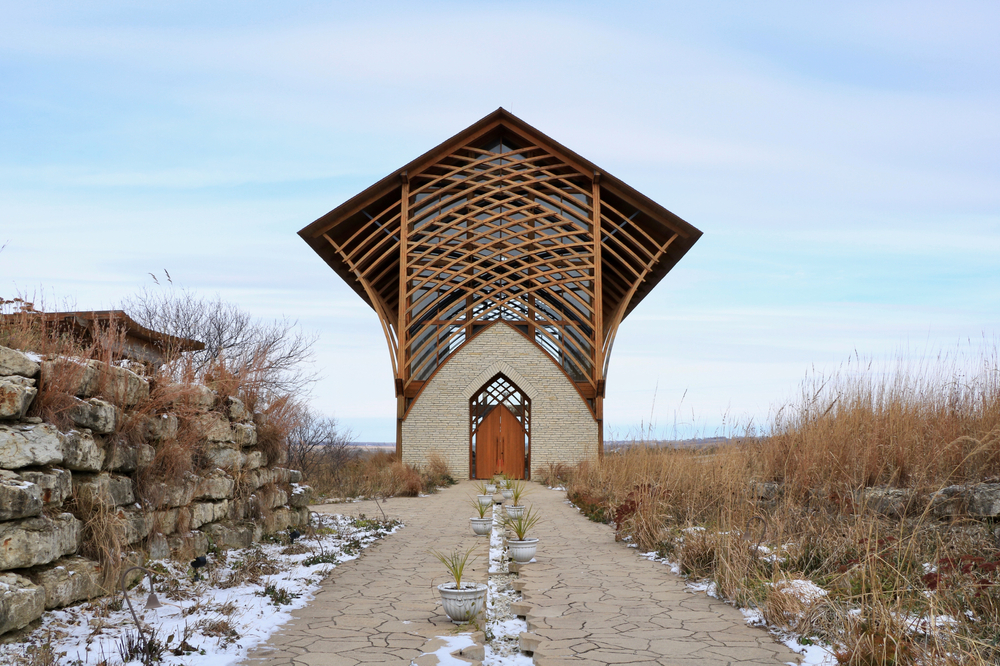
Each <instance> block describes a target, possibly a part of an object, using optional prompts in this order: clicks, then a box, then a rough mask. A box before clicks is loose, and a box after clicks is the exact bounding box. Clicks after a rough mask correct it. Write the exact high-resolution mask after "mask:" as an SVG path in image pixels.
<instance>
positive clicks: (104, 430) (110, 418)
mask: <svg viewBox="0 0 1000 666" xmlns="http://www.w3.org/2000/svg"><path fill="white" fill-rule="evenodd" d="M68 414H69V417H70V418H71V419H72V420H73V423H75V424H76V425H78V426H80V427H81V428H88V429H90V430H91V431H92V432H94V433H97V434H98V435H106V434H108V433H111V432H114V430H115V425H117V423H118V408H117V407H115V406H114V405H112V404H111V403H110V402H108V401H107V400H101V399H100V398H90V399H88V400H80V399H79V398H77V399H76V402H75V403H74V404H73V406H72V407H70V409H69V411H68Z"/></svg>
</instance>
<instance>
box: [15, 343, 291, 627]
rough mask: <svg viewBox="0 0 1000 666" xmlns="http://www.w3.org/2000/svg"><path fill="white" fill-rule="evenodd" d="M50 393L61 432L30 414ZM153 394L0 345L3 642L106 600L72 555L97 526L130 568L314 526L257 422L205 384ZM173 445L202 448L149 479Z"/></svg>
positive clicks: (123, 374) (123, 372)
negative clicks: (76, 606) (98, 523)
mask: <svg viewBox="0 0 1000 666" xmlns="http://www.w3.org/2000/svg"><path fill="white" fill-rule="evenodd" d="M57 385H58V386H59V387H60V388H59V391H54V389H53V391H50V393H49V394H46V397H47V398H51V399H57V403H55V404H56V406H57V407H58V413H59V414H60V415H61V418H62V423H63V425H62V427H57V425H55V424H53V423H45V422H43V421H42V419H41V418H39V417H27V416H26V414H27V413H28V410H29V409H30V408H31V406H32V404H33V402H34V401H35V400H36V399H39V389H40V388H41V389H45V387H46V386H48V387H52V386H57ZM152 388H153V389H154V394H155V396H154V397H155V399H151V382H150V381H149V380H148V379H147V378H145V377H142V376H140V375H139V374H136V373H135V372H132V371H131V370H128V369H125V368H119V367H114V366H108V365H106V364H103V363H99V362H97V361H77V360H69V359H55V360H51V359H50V360H42V359H41V358H39V357H37V356H34V355H32V354H25V353H22V352H19V351H15V350H12V349H8V348H6V347H0V634H3V633H5V632H8V631H12V630H15V629H19V628H21V627H23V626H26V625H27V624H28V623H30V622H31V621H33V620H35V619H36V618H38V617H40V616H41V614H42V612H43V610H46V609H51V608H57V607H61V606H66V605H68V604H72V603H75V602H77V601H81V600H84V599H89V598H92V597H95V596H100V595H102V594H104V593H105V591H106V590H105V589H104V586H106V585H107V582H106V581H104V580H103V579H104V576H103V572H102V567H101V565H100V564H99V563H97V562H95V561H92V560H89V559H86V558H84V557H82V556H81V555H80V553H81V551H82V550H83V548H82V547H83V546H84V539H85V538H86V537H87V530H86V529H85V527H86V526H85V523H84V520H86V519H92V518H93V517H94V516H97V515H99V516H100V518H101V519H102V520H103V521H104V524H105V525H107V526H110V528H111V530H113V531H114V533H115V535H116V537H117V538H118V539H119V540H120V543H124V544H127V545H126V547H125V550H126V554H125V556H126V558H127V561H128V562H129V563H132V564H138V563H142V561H144V560H145V559H146V558H150V559H158V558H165V557H170V556H177V557H185V558H187V557H192V556H197V555H203V554H205V553H206V552H208V551H209V549H210V547H216V548H230V547H245V546H249V545H250V544H251V543H252V542H253V541H255V540H258V539H260V538H261V536H262V535H263V533H265V532H275V531H279V530H282V529H285V528H287V527H289V526H295V525H300V524H304V523H305V522H307V521H308V517H309V510H308V508H306V507H307V505H308V503H309V499H310V496H311V491H310V490H309V489H308V487H306V486H300V485H298V482H299V481H300V480H301V473H300V472H297V471H294V470H290V469H285V468H283V467H281V466H280V465H282V464H283V463H284V462H285V460H283V459H282V457H283V456H282V455H281V454H274V455H275V458H276V459H274V460H268V459H267V454H266V452H265V450H264V449H263V447H262V446H260V444H259V443H258V438H257V425H258V424H259V423H260V419H259V415H255V414H252V413H250V412H249V411H248V410H247V409H246V408H245V407H244V405H243V403H242V402H240V401H239V400H238V399H235V398H225V399H220V398H219V396H218V395H217V394H216V392H215V391H213V390H212V389H210V388H209V387H207V386H202V385H176V384H174V385H165V386H159V387H152ZM154 406H155V407H154ZM67 423H69V424H70V425H68V426H67V425H66V424H67ZM181 440H184V444H185V445H186V446H189V447H193V448H194V449H196V452H195V460H196V461H197V464H196V466H195V469H194V471H188V472H186V473H184V474H182V475H174V476H171V475H169V474H165V475H159V476H157V475H153V476H151V475H150V474H143V472H144V471H152V470H155V469H157V467H149V466H150V465H151V463H153V461H154V458H155V457H156V456H157V454H158V453H163V454H166V453H167V451H166V450H165V447H172V446H173V447H177V446H180V444H179V442H180V441H181ZM164 476H165V477H166V478H163V477H164ZM139 479H143V480H144V483H142V484H141V485H138V484H137V480H139Z"/></svg>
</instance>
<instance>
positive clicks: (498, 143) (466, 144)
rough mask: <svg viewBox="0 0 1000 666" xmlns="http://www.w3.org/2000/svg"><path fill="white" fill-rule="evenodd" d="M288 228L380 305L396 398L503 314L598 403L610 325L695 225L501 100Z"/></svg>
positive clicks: (693, 233)
mask: <svg viewBox="0 0 1000 666" xmlns="http://www.w3.org/2000/svg"><path fill="white" fill-rule="evenodd" d="M595 225H596V226H597V228H599V230H600V233H599V234H598V233H595ZM299 235H300V236H302V238H303V239H304V240H305V241H306V242H307V243H309V245H310V246H311V247H312V248H313V249H314V250H315V251H316V252H317V253H318V254H319V255H320V256H321V257H322V258H323V260H324V261H326V263H327V264H328V265H329V266H330V267H331V268H333V270H334V271H336V272H337V274H338V275H340V276H341V277H342V278H343V279H344V280H345V281H346V282H347V283H348V284H349V285H351V287H352V288H353V289H354V290H355V291H356V292H357V293H358V295H359V296H361V298H363V299H364V300H365V302H367V303H368V304H369V305H370V306H371V307H372V308H373V309H374V310H375V311H376V312H377V313H378V316H379V320H380V321H381V323H382V328H383V331H384V333H385V338H386V342H387V343H388V346H389V351H390V357H391V359H392V366H393V374H394V376H395V378H396V394H397V396H399V397H400V398H401V400H402V399H403V398H404V396H405V397H412V396H415V395H416V394H417V392H418V391H419V388H420V386H421V385H422V384H423V382H424V381H425V380H427V379H428V378H429V377H430V375H431V374H433V372H434V370H435V369H436V368H437V367H438V366H439V365H441V364H442V363H443V362H444V360H445V359H446V358H447V357H448V355H449V354H451V353H452V352H453V351H455V350H456V349H457V348H458V347H459V346H461V344H462V343H463V342H464V341H465V340H468V339H469V338H470V337H471V336H472V335H474V334H475V333H476V332H477V331H478V330H479V329H480V328H482V327H483V326H485V325H488V324H489V323H490V322H491V321H495V320H497V319H502V320H506V321H507V322H509V323H511V324H512V325H514V326H515V327H516V328H518V329H519V330H521V332H523V333H524V334H525V335H527V336H528V337H529V338H530V339H531V340H534V341H535V342H536V343H537V344H539V345H540V346H541V347H542V348H543V349H545V350H546V351H547V352H548V353H549V354H551V355H552V356H553V358H554V359H555V360H556V361H557V362H558V363H559V364H560V365H561V366H562V368H563V369H564V370H565V371H566V373H567V374H568V375H569V376H570V378H571V379H573V380H574V381H575V382H576V383H577V385H578V388H579V389H581V393H582V394H583V395H584V396H585V398H587V397H588V396H589V398H590V399H593V398H596V399H597V402H598V403H599V402H600V398H601V397H603V393H604V379H605V377H606V376H607V370H608V360H609V358H610V355H611V348H612V345H613V344H614V339H615V334H616V332H617V330H618V326H619V325H620V324H621V322H622V320H623V319H624V318H625V317H626V316H627V315H628V314H629V313H630V312H631V311H632V310H634V309H635V307H636V306H637V305H638V304H639V302H640V301H642V299H643V298H644V297H645V296H646V294H648V293H649V291H650V290H651V289H652V288H653V287H654V286H656V284H657V283H658V282H659V281H660V280H661V279H663V276H665V275H666V274H667V273H668V272H669V271H670V269H671V268H673V266H674V264H676V263H677V262H678V261H679V260H680V259H681V257H683V256H684V254H685V253H686V252H687V251H688V250H689V249H690V248H691V246H692V245H693V244H694V243H695V241H697V240H698V238H699V237H700V236H701V232H700V231H699V230H698V229H696V228H695V227H693V226H691V225H690V224H688V223H687V222H685V221H684V220H682V219H681V218H679V217H677V216H676V215H674V214H673V213H671V212H670V211H668V210H667V209H665V208H663V207H662V206H660V205H659V204H657V203H656V202H654V201H652V200H651V199H649V198H648V197H646V196H644V195H642V194H641V193H639V192H637V191H635V190H634V189H632V188H631V187H629V186H628V185H626V184H625V183H623V182H622V181H620V180H618V179H617V178H615V177H614V176H611V175H609V174H607V173H605V172H603V171H602V170H601V169H600V168H598V167H597V166H596V165H594V164H593V163H591V162H589V161H587V160H585V159H584V158H582V157H580V156H579V155H577V154H576V153H575V152H573V151H571V150H569V149H568V148H566V147H565V146H562V145H561V144H559V143H558V142H556V141H553V140H552V139H551V138H549V137H548V136H546V135H544V134H542V133H541V132H539V131H538V130H537V129H535V128H534V127H532V126H530V125H528V124H527V123H525V122H524V121H523V120H521V119H519V118H517V117H516V116H514V115H512V114H511V113H509V112H507V111H505V110H504V109H502V108H501V109H497V110H496V111H494V112H493V113H491V114H490V115H488V116H486V117H485V118H483V119H482V120H480V121H479V122H477V123H475V124H473V125H472V126H470V127H468V128H467V129H465V130H463V131H462V132H459V133H458V134H456V135H455V136H453V137H452V138H450V139H448V140H447V141H445V142H444V143H442V144H441V145H439V146H438V147H436V148H434V149H432V150H430V151H429V152H427V153H425V154H424V155H422V156H420V157H418V158H417V159H415V160H413V161H412V162H410V163H409V164H407V165H406V166H404V167H402V168H400V169H398V170H396V171H394V172H393V173H392V174H390V175H389V176H386V177H385V178H383V179H382V180H380V181H379V182H377V183H375V184H374V185H372V186H371V187H369V188H368V189H366V190H365V191H363V192H361V193H360V194H358V195H356V196H354V197H353V198H351V199H350V200H348V201H346V202H345V203H343V204H341V205H340V206H338V207H337V208H335V209H334V210H332V211H330V212H329V213H327V214H326V215H324V216H323V217H321V218H319V219H318V220H316V221H315V222H313V223H312V224H310V225H309V226H307V227H305V228H304V229H302V230H301V231H300V232H299ZM590 404H591V407H592V408H595V415H596V414H598V413H599V412H600V408H599V406H598V405H595V404H594V402H593V401H591V402H590ZM400 416H402V411H401V413H400ZM598 418H600V416H599V415H598Z"/></svg>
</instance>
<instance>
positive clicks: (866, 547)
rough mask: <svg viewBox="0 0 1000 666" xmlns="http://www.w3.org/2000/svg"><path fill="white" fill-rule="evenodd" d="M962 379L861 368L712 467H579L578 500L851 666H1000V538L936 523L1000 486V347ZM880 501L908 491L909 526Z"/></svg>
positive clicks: (811, 392)
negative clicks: (807, 583) (872, 492)
mask: <svg viewBox="0 0 1000 666" xmlns="http://www.w3.org/2000/svg"><path fill="white" fill-rule="evenodd" d="M962 367H963V366H962V365H961V364H959V363H957V362H956V361H955V360H954V359H951V360H949V359H940V364H938V365H927V366H922V367H918V368H915V369H914V368H907V367H902V366H899V367H895V368H893V369H892V370H891V371H887V372H882V371H877V370H876V369H875V368H874V366H872V365H870V364H869V365H865V366H862V367H860V368H859V367H858V366H857V364H854V365H848V366H846V367H845V368H844V369H843V370H842V372H840V373H837V374H836V375H834V376H832V377H826V378H817V379H815V380H814V381H809V382H807V384H806V385H805V388H804V390H803V394H802V398H801V400H800V401H799V402H798V403H796V404H793V405H789V406H786V407H785V408H784V409H782V410H781V411H780V412H779V413H778V414H777V416H776V418H775V419H774V421H773V423H772V424H771V426H770V428H769V432H768V433H766V434H765V435H758V434H755V433H749V434H748V435H747V436H744V437H742V438H740V439H739V440H738V441H737V443H736V444H735V445H732V446H728V447H722V448H719V449H717V450H714V451H705V450H702V451H692V450H672V449H663V448H656V447H647V446H644V445H642V444H641V443H637V444H636V445H634V446H632V447H630V448H627V449H625V450H623V451H619V452H614V453H609V454H608V455H606V456H604V458H603V459H601V460H598V461H592V462H586V463H582V464H580V465H578V466H577V467H576V468H575V469H574V470H573V471H572V474H571V475H570V479H569V481H568V484H567V491H568V493H569V497H570V499H571V500H572V501H574V503H576V504H577V506H579V507H580V508H581V509H582V510H583V511H584V512H585V513H587V515H589V516H591V517H592V518H593V519H596V520H603V521H605V522H613V523H614V524H615V526H616V530H617V534H618V536H619V537H620V538H627V539H630V540H633V541H634V542H635V543H637V544H638V546H639V547H640V548H641V549H643V550H646V551H652V550H656V551H658V552H659V554H660V555H661V556H664V557H669V558H671V559H673V560H676V561H677V562H678V563H679V564H680V566H681V569H682V570H683V571H684V572H685V573H687V574H689V575H691V576H694V577H698V578H711V579H712V580H713V581H714V582H715V583H716V586H717V589H718V591H719V593H720V595H722V596H723V597H725V598H728V599H732V600H735V601H736V602H737V603H739V604H742V605H752V606H757V607H758V608H760V609H761V611H762V612H763V614H764V616H765V617H766V618H767V619H768V620H769V621H770V622H771V623H772V624H775V625H777V626H780V627H784V628H786V629H788V630H795V631H798V632H800V633H803V634H805V635H813V636H818V637H820V638H823V639H825V640H827V641H830V642H831V643H832V644H833V645H834V646H836V648H837V650H838V652H837V658H838V660H839V661H840V662H841V663H845V664H916V663H939V662H940V663H970V664H985V663H997V660H1000V576H998V567H1000V549H998V538H1000V532H998V534H997V535H994V534H993V532H992V529H993V526H992V525H990V524H988V523H984V522H981V521H974V520H969V519H953V520H950V521H942V520H938V519H936V518H934V517H933V516H932V513H931V511H930V498H931V495H932V493H933V492H934V491H936V490H938V489H940V488H941V487H943V486H946V485H949V484H956V483H961V484H972V483H980V482H997V481H998V480H1000V365H998V356H997V347H996V345H993V346H987V347H986V352H985V353H983V354H981V355H980V357H979V358H978V363H975V364H972V365H971V366H966V367H971V370H968V371H966V370H960V368H962ZM550 472H552V470H537V471H536V478H542V477H545V476H547V475H548V476H552V475H553V474H554V472H553V473H552V474H550ZM873 486H879V487H892V488H902V489H906V491H907V493H908V497H910V498H911V502H910V505H909V506H908V507H907V510H904V511H902V512H901V513H902V514H903V515H902V516H898V515H897V516H896V517H892V516H887V515H883V513H884V511H883V513H880V512H879V511H877V510H876V509H877V508H879V507H876V506H869V505H868V504H867V501H866V497H867V496H866V495H865V494H863V493H861V492H860V491H861V490H862V489H865V488H870V487H873ZM799 579H804V580H811V581H813V582H815V583H816V584H817V585H819V586H820V587H822V588H823V589H825V590H827V594H826V595H821V596H819V597H818V598H815V599H813V600H810V601H809V602H808V603H806V602H804V601H802V600H801V599H800V598H798V597H797V596H796V595H795V594H790V593H789V588H788V585H787V581H789V580H799Z"/></svg>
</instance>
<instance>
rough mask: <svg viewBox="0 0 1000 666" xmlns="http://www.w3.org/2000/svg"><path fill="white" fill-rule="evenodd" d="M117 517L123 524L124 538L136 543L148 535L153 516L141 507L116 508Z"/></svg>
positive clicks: (151, 526)
mask: <svg viewBox="0 0 1000 666" xmlns="http://www.w3.org/2000/svg"><path fill="white" fill-rule="evenodd" d="M118 518H119V519H120V520H121V521H122V523H123V524H124V525H125V540H126V541H128V542H129V543H136V542H137V541H141V540H143V539H145V538H146V537H147V536H149V532H150V530H152V528H153V520H154V516H153V514H152V513H147V512H145V511H143V510H141V509H118Z"/></svg>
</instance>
